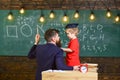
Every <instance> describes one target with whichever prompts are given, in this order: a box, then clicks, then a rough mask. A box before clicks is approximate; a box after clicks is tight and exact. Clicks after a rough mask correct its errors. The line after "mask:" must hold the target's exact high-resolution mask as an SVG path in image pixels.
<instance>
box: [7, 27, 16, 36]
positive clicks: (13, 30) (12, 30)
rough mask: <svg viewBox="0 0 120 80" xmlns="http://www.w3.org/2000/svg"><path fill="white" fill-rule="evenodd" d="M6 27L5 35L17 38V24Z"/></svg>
mask: <svg viewBox="0 0 120 80" xmlns="http://www.w3.org/2000/svg"><path fill="white" fill-rule="evenodd" d="M6 28H7V30H6V32H7V37H14V38H18V33H17V25H7V26H6Z"/></svg>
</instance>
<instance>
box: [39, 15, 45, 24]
mask: <svg viewBox="0 0 120 80" xmlns="http://www.w3.org/2000/svg"><path fill="white" fill-rule="evenodd" d="M39 20H40V22H42V23H43V22H44V21H45V18H44V16H43V15H41V17H40V19H39Z"/></svg>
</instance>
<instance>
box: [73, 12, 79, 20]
mask: <svg viewBox="0 0 120 80" xmlns="http://www.w3.org/2000/svg"><path fill="white" fill-rule="evenodd" d="M74 18H76V19H77V18H79V11H78V10H76V12H75V14H74Z"/></svg>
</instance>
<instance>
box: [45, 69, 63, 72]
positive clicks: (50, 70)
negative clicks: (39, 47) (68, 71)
mask: <svg viewBox="0 0 120 80" xmlns="http://www.w3.org/2000/svg"><path fill="white" fill-rule="evenodd" d="M45 72H65V71H63V70H52V69H49V70H46V71H45Z"/></svg>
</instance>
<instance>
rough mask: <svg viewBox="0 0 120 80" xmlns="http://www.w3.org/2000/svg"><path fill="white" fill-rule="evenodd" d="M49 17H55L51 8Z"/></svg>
mask: <svg viewBox="0 0 120 80" xmlns="http://www.w3.org/2000/svg"><path fill="white" fill-rule="evenodd" d="M49 17H50V18H51V19H53V18H55V14H54V12H53V10H52V11H51V12H50V15H49Z"/></svg>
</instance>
